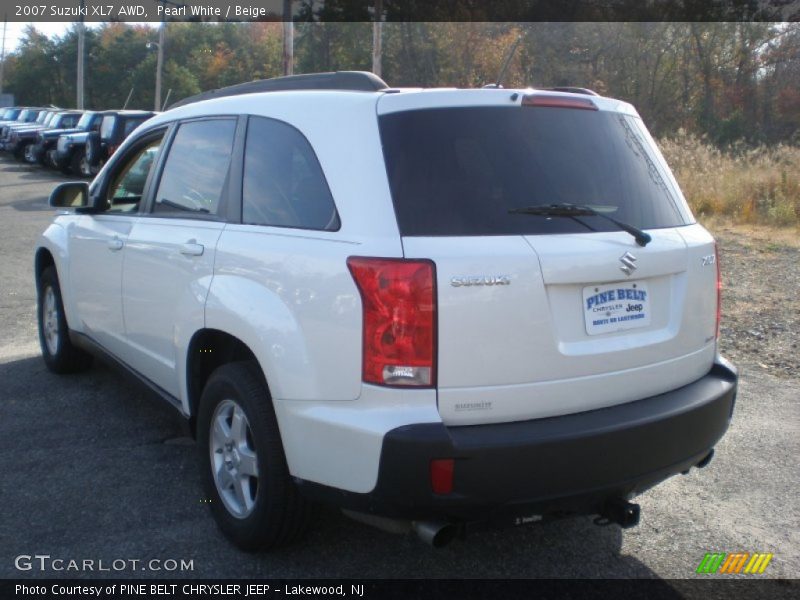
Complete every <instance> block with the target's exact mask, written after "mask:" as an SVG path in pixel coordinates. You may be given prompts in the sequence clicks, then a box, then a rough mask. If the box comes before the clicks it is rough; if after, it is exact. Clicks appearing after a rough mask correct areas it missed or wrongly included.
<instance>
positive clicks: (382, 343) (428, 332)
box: [347, 257, 436, 387]
mask: <svg viewBox="0 0 800 600" xmlns="http://www.w3.org/2000/svg"><path fill="white" fill-rule="evenodd" d="M347 266H348V268H349V269H350V273H352V275H353V279H354V280H355V282H356V285H357V286H358V291H359V292H360V293H361V301H362V305H363V317H364V321H363V330H364V342H363V367H362V378H363V380H364V382H365V383H375V384H378V385H392V386H417V387H431V386H434V385H436V358H435V357H436V350H435V345H436V284H435V281H436V278H435V266H434V264H433V262H431V261H429V260H405V259H392V258H363V257H350V258H348V259H347Z"/></svg>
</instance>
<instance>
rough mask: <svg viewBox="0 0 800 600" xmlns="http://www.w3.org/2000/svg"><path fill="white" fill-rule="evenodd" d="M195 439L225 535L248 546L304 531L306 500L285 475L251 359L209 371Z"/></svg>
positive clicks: (268, 545)
mask: <svg viewBox="0 0 800 600" xmlns="http://www.w3.org/2000/svg"><path fill="white" fill-rule="evenodd" d="M197 441H198V444H197V446H198V450H199V453H200V456H199V458H200V465H201V469H202V477H203V483H204V486H205V490H206V494H207V498H209V499H210V500H211V502H210V506H211V512H212V514H213V515H214V518H215V519H216V521H217V525H218V526H219V528H220V529H221V530H222V532H223V533H224V534H225V535H226V536H227V537H228V539H230V540H231V541H232V542H233V543H234V544H235V545H236V546H238V547H239V548H241V549H242V550H246V551H250V552H252V551H258V550H272V549H275V548H279V547H281V546H285V545H287V544H289V543H291V542H293V541H294V540H296V539H297V538H299V537H300V536H301V535H302V533H303V532H304V531H305V529H306V526H307V522H308V514H309V504H308V502H307V500H306V499H305V498H303V497H302V496H301V495H300V494H299V492H298V491H297V489H296V487H295V485H294V483H293V482H292V480H291V477H290V475H289V469H288V467H287V465H286V456H285V455H284V452H283V444H282V442H281V436H280V431H279V430H278V422H277V419H276V418H275V411H274V409H273V406H272V401H271V398H270V396H269V392H268V390H267V386H266V382H265V381H264V377H263V375H262V373H261V370H260V369H259V367H258V364H257V363H255V362H252V361H251V362H235V363H229V364H226V365H223V366H221V367H219V368H218V369H217V370H215V371H214V373H212V375H211V377H210V378H209V380H208V383H207V384H206V386H205V389H204V390H203V395H202V397H201V399H200V407H199V411H198V420H197Z"/></svg>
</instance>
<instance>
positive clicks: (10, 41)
mask: <svg viewBox="0 0 800 600" xmlns="http://www.w3.org/2000/svg"><path fill="white" fill-rule="evenodd" d="M28 25H34V26H35V27H36V29H38V30H39V31H41V32H42V33H44V34H45V35H46V36H47V37H53V36H61V35H64V34H65V33H66V32H67V31H68V30H69V28H70V27H71V26H72V23H54V22H49V21H44V22H42V21H37V22H35V23H13V22H10V21H9V22H8V23H6V47H5V51H6V53H8V52H13V51H14V50H15V49H16V48H17V46H18V45H19V41H20V39H22V37H23V35H24V31H25V28H26V27H27V26H28ZM100 25H102V23H88V22H87V23H86V27H92V28H94V27H99V26H100ZM131 25H150V26H152V27H158V22H155V23H152V22H151V23H131ZM0 36H2V29H0ZM1 39H2V38H0V40H1Z"/></svg>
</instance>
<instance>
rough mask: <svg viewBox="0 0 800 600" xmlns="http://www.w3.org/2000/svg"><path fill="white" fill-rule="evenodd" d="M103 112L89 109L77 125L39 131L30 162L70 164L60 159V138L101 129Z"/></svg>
mask: <svg viewBox="0 0 800 600" xmlns="http://www.w3.org/2000/svg"><path fill="white" fill-rule="evenodd" d="M103 114H105V113H102V112H98V111H93V110H92V111H87V112H84V113H83V114H82V115H81V118H80V120H79V121H78V122H77V124H76V125H75V127H71V128H69V127H63V128H61V129H45V130H41V131H39V133H38V135H37V142H36V144H35V145H34V146H33V148H32V149H31V152H30V154H31V158H32V159H33V160H29V162H39V163H40V164H42V165H44V166H46V167H52V168H56V169H61V168H63V167H65V166H70V165H69V163H67V164H66V165H64V164H63V163H62V162H60V161H59V160H58V150H57V145H58V140H59V139H60V138H61V136H63V135H69V134H73V133H88V132H90V131H99V130H100V123H101V122H102V120H103ZM26 158H27V157H26Z"/></svg>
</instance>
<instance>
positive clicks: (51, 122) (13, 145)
mask: <svg viewBox="0 0 800 600" xmlns="http://www.w3.org/2000/svg"><path fill="white" fill-rule="evenodd" d="M82 114H83V112H82V111H70V110H67V111H57V112H53V113H52V114H51V115H50V116H49V117H48V118H47V119H46V120H45V121H44V122H43V123H42V124H40V125H39V126H36V127H25V128H19V129H16V130H14V131H12V132H11V133H10V135H9V137H8V140H7V141H6V145H5V150H6V151H7V152H11V153H12V154H13V155H14V158H16V159H17V160H25V161H27V162H36V157H35V156H34V155H33V152H32V150H33V147H34V145H35V144H36V141H37V136H38V134H39V132H41V131H45V130H58V129H70V128H74V127H75V125H77V124H78V121H79V120H80V118H81V115H82Z"/></svg>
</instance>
